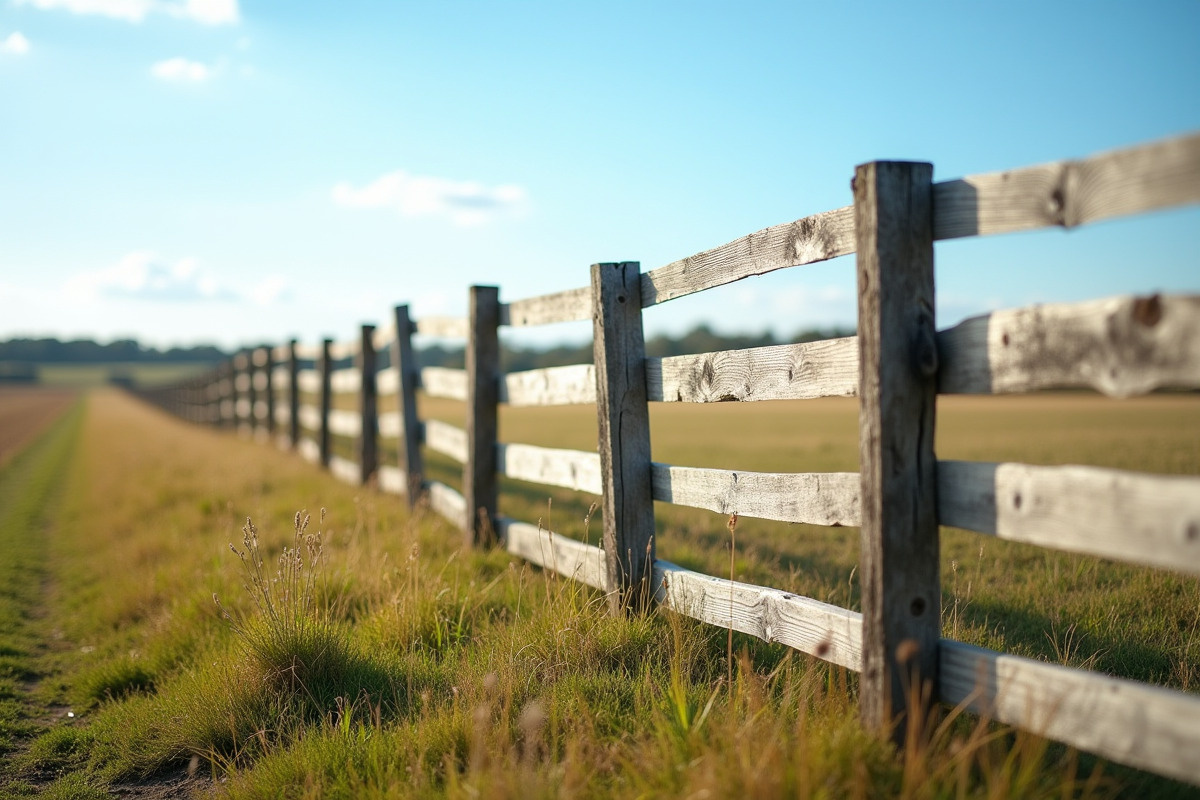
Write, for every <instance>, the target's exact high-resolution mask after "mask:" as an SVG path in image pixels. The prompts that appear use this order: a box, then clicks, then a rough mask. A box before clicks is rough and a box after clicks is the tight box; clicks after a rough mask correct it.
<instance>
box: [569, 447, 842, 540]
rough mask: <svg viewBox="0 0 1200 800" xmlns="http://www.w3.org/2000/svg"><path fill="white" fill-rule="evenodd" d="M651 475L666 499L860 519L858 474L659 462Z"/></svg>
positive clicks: (816, 520) (815, 518) (730, 509)
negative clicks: (798, 471) (694, 465)
mask: <svg viewBox="0 0 1200 800" xmlns="http://www.w3.org/2000/svg"><path fill="white" fill-rule="evenodd" d="M650 475H651V482H652V486H653V491H654V499H655V500H661V501H663V502H666V503H675V504H676V505H682V506H690V507H691V508H705V509H708V510H709V511H716V512H717V513H718V514H737V515H738V516H741V517H755V518H757V519H773V520H778V521H780V522H801V523H805V524H808V525H851V526H857V525H859V524H860V523H861V509H860V508H859V499H858V498H859V476H858V473H857V472H828V473H771V472H741V471H736V472H735V471H732V470H723V469H698V468H695V467H676V466H671V465H669V464H659V463H657V462H655V463H654V464H652V465H651V470H650ZM559 485H561V484H559Z"/></svg>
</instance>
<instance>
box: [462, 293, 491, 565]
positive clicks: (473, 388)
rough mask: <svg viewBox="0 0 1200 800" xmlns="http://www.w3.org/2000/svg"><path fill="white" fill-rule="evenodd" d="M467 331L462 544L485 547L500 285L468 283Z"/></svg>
mask: <svg viewBox="0 0 1200 800" xmlns="http://www.w3.org/2000/svg"><path fill="white" fill-rule="evenodd" d="M468 319H469V321H470V323H471V325H470V331H469V333H468V335H467V347H466V373H467V458H466V459H465V461H464V463H463V479H462V487H463V498H464V499H465V501H466V504H467V514H468V519H467V520H466V522H465V525H466V531H467V544H468V545H472V544H473V545H476V546H481V545H483V546H486V545H490V544H491V543H492V540H493V538H494V536H495V528H494V522H493V520H494V519H495V517H496V508H497V504H498V498H499V487H498V486H497V485H496V442H497V433H498V431H499V429H500V426H499V406H500V374H501V373H500V333H499V330H500V290H499V289H498V288H497V287H495V286H472V287H471V293H470V309H469V313H468Z"/></svg>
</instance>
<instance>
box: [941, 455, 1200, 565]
mask: <svg viewBox="0 0 1200 800" xmlns="http://www.w3.org/2000/svg"><path fill="white" fill-rule="evenodd" d="M937 480H938V520H939V521H940V522H941V524H943V525H953V526H954V527H957V528H966V529H968V530H973V531H978V532H979V533H985V534H990V535H993V536H997V537H999V538H1001V539H1011V540H1013V541H1017V542H1028V543H1030V544H1037V545H1041V546H1043V547H1053V548H1056V549H1058V550H1069V551H1072V552H1077V553H1088V554H1091V555H1097V556H1102V557H1104V558H1113V559H1117V560H1120V561H1127V562H1133V563H1137V564H1149V565H1151V566H1155V567H1164V568H1166V569H1175V570H1181V571H1185V572H1192V573H1197V574H1200V478H1196V477H1193V476H1178V475H1145V474H1140V473H1136V472H1125V471H1122V470H1115V469H1102V468H1099V467H1078V466H1066V467H1036V466H1030V465H1027V464H986V463H979V462H971V461H939V462H938V479H937Z"/></svg>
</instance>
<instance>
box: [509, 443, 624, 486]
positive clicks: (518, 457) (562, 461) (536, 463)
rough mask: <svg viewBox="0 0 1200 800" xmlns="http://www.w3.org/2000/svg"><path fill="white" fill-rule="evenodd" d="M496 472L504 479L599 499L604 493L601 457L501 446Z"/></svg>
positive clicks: (574, 451)
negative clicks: (585, 493) (513, 479)
mask: <svg viewBox="0 0 1200 800" xmlns="http://www.w3.org/2000/svg"><path fill="white" fill-rule="evenodd" d="M496 469H497V471H498V472H500V474H501V475H507V476H508V477H510V478H516V479H517V480H522V481H530V482H532V483H542V484H546V485H549V486H562V487H565V488H567V489H574V490H575V491H578V492H588V493H589V494H595V495H598V494H600V493H601V492H602V491H603V487H602V485H601V484H602V481H601V478H600V456H599V454H597V453H585V452H583V451H582V450H561V449H555V448H550V447H535V446H534V445H530V444H499V445H497V446H496Z"/></svg>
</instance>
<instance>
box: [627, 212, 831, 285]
mask: <svg viewBox="0 0 1200 800" xmlns="http://www.w3.org/2000/svg"><path fill="white" fill-rule="evenodd" d="M853 252H854V208H853V207H846V208H839V209H836V210H834V211H826V212H823V213H821V214H813V215H812V216H810V217H804V218H803V219H798V220H796V221H795V222H788V223H785V224H783V225H775V226H773V227H770V228H764V229H763V230H761V231H758V232H756V233H752V234H750V235H749V236H743V237H742V238H740V239H736V240H734V241H732V242H729V243H728V244H724V245H721V246H720V247H715V248H713V249H712V250H705V251H704V252H703V253H697V254H696V255H694V256H689V257H687V258H684V259H681V260H679V261H673V262H671V263H670V264H667V265H666V266H665V267H659V268H658V269H654V270H651V271H650V272H647V273H646V274H645V276H644V277H643V280H642V291H641V298H642V306H643V307H648V306H652V305H655V304H657V303H665V302H666V301H667V300H673V299H675V298H677V297H684V296H685V295H689V294H693V293H695V292H700V291H703V290H705V289H711V288H713V287H714V286H724V285H725V284H727V283H733V282H734V281H740V280H742V279H743V278H749V277H751V276H754V275H763V274H765V273H768V272H773V271H775V270H777V269H784V268H785V267H797V266H801V265H803V264H815V263H816V262H818V261H827V260H829V259H831V258H835V257H837V256H844V255H849V254H850V253H853Z"/></svg>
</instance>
